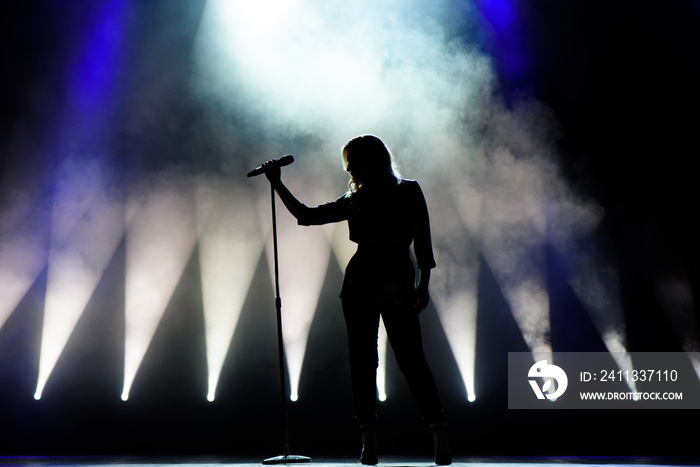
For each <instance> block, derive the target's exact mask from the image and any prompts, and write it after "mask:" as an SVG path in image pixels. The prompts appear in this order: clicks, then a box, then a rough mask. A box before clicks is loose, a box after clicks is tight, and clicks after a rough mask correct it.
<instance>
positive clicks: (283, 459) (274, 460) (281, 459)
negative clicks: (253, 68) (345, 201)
mask: <svg viewBox="0 0 700 467" xmlns="http://www.w3.org/2000/svg"><path fill="white" fill-rule="evenodd" d="M270 189H271V194H272V196H271V204H272V248H273V254H274V263H275V308H276V310H277V347H278V353H279V369H280V386H281V394H282V425H283V430H284V439H283V451H282V452H283V454H282V455H281V456H276V457H270V458H269V459H265V460H264V461H263V464H292V463H301V462H311V458H310V457H306V456H295V455H290V454H289V420H288V417H287V388H286V373H285V366H284V362H285V358H284V340H283V339H282V299H281V298H280V274H279V265H278V263H279V260H278V256H277V213H276V210H275V187H273V186H272V184H270Z"/></svg>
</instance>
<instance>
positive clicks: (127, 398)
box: [122, 391, 129, 402]
mask: <svg viewBox="0 0 700 467" xmlns="http://www.w3.org/2000/svg"><path fill="white" fill-rule="evenodd" d="M122 400H123V401H124V402H126V401H128V400H129V393H128V392H126V391H125V392H122Z"/></svg>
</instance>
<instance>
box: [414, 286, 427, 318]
mask: <svg viewBox="0 0 700 467" xmlns="http://www.w3.org/2000/svg"><path fill="white" fill-rule="evenodd" d="M416 296H417V298H416V308H418V311H419V312H421V311H423V310H425V309H426V308H427V306H428V302H430V294H428V288H427V287H426V288H423V287H418V288H417V289H416Z"/></svg>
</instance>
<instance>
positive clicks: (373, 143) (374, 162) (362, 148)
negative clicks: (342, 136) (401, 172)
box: [342, 135, 398, 192]
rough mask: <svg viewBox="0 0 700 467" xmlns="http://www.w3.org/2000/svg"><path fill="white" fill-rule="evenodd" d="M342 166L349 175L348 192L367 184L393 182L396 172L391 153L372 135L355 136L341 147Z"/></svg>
mask: <svg viewBox="0 0 700 467" xmlns="http://www.w3.org/2000/svg"><path fill="white" fill-rule="evenodd" d="M342 154H343V164H344V166H345V171H346V172H347V173H348V174H350V177H351V180H350V190H351V191H353V192H354V191H358V190H360V189H361V188H362V187H363V186H365V185H367V184H374V183H376V182H380V183H381V182H388V181H395V180H396V178H397V177H398V171H397V169H396V165H395V163H394V157H393V156H392V154H391V151H389V149H388V148H387V147H386V146H385V145H384V143H383V142H382V140H381V139H379V138H377V137H376V136H374V135H361V136H357V137H355V138H353V139H351V140H350V141H348V142H347V144H346V145H345V146H343V151H342Z"/></svg>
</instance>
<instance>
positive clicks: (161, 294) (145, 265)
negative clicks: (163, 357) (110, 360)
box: [122, 172, 197, 401]
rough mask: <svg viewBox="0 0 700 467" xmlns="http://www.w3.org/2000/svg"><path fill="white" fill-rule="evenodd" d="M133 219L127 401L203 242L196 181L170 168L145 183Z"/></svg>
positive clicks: (131, 203)
mask: <svg viewBox="0 0 700 467" xmlns="http://www.w3.org/2000/svg"><path fill="white" fill-rule="evenodd" d="M146 183H148V185H146ZM127 219H128V229H127V233H126V303H125V319H126V336H125V343H124V387H123V390H122V400H125V401H126V400H127V399H128V398H129V395H130V391H131V386H132V383H133V382H134V378H135V377H136V373H137V371H138V369H139V366H140V365H141V361H142V360H143V357H144V355H145V354H146V350H147V349H148V347H149V344H150V342H151V339H152V338H153V334H154V333H155V331H156V328H157V326H158V323H159V322H160V320H161V318H162V316H163V313H164V312H165V309H166V307H167V305H168V303H169V301H170V298H171V296H172V294H173V292H174V291H175V287H176V286H177V283H178V281H179V279H180V277H181V276H182V273H183V271H184V269H185V266H186V265H187V262H188V261H189V259H190V258H191V256H192V252H193V250H194V246H195V243H196V241H197V230H196V225H195V218H194V202H193V193H192V187H191V180H189V178H188V177H183V176H182V175H181V174H178V173H177V172H165V173H161V174H159V176H157V177H155V176H154V177H152V178H151V179H150V180H148V182H146V181H144V182H143V184H142V185H141V186H140V187H139V188H138V189H137V190H136V191H135V192H134V193H133V194H132V195H131V197H130V198H129V200H128V204H127Z"/></svg>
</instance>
